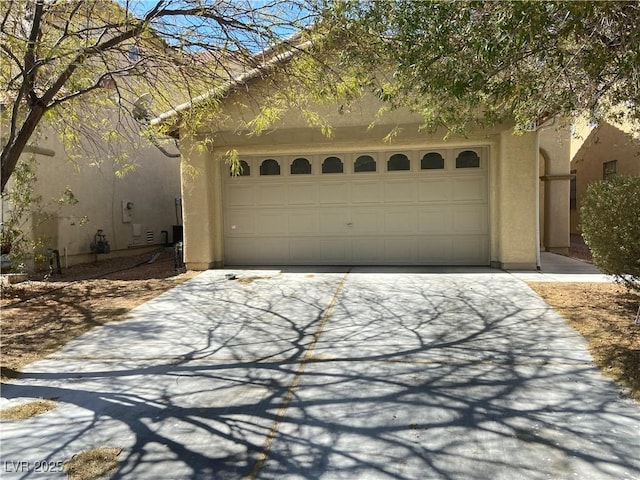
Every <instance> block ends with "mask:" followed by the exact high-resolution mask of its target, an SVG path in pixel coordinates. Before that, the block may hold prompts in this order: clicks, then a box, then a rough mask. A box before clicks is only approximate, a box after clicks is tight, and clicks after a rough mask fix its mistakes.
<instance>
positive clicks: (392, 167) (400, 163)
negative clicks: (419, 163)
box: [387, 153, 411, 172]
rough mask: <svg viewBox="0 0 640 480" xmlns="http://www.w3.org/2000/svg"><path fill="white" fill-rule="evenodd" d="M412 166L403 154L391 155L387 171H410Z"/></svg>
mask: <svg viewBox="0 0 640 480" xmlns="http://www.w3.org/2000/svg"><path fill="white" fill-rule="evenodd" d="M410 169H411V164H410V162H409V158H408V157H407V156H406V155H405V154H403V153H396V154H395V155H391V157H390V158H389V161H388V162H387V171H389V172H394V171H398V170H410Z"/></svg>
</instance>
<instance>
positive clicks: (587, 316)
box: [529, 283, 640, 401]
mask: <svg viewBox="0 0 640 480" xmlns="http://www.w3.org/2000/svg"><path fill="white" fill-rule="evenodd" d="M529 286H530V287H531V288H532V289H533V290H535V291H536V293H538V295H540V296H541V297H542V298H544V299H545V301H546V302H547V303H548V304H549V305H551V306H552V307H553V308H554V309H555V310H556V311H557V312H558V313H559V314H560V315H562V316H563V317H564V318H565V319H566V320H567V323H568V324H569V325H570V326H571V327H572V328H574V329H575V330H577V331H578V332H580V334H582V336H584V337H585V338H586V340H587V342H588V349H589V353H591V356H592V357H593V359H594V361H595V363H596V365H598V367H599V368H600V370H601V371H602V372H603V373H604V374H605V375H607V376H608V377H610V378H612V379H613V380H615V381H616V382H618V383H619V384H620V385H621V386H622V387H623V390H624V391H625V393H626V394H627V395H629V396H632V397H633V398H635V399H636V400H638V401H640V325H638V324H635V323H634V320H635V317H636V314H637V312H638V307H639V306H640V294H638V293H631V292H629V291H628V290H627V289H626V288H625V287H623V286H621V285H617V284H612V283H529Z"/></svg>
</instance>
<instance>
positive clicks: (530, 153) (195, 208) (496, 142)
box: [182, 98, 568, 269]
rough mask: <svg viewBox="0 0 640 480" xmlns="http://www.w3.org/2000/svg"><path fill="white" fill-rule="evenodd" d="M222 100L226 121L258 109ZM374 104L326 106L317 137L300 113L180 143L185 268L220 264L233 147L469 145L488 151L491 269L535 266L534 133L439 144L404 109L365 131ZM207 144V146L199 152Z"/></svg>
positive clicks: (498, 131) (507, 131) (505, 128)
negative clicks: (329, 131) (328, 131)
mask: <svg viewBox="0 0 640 480" xmlns="http://www.w3.org/2000/svg"><path fill="white" fill-rule="evenodd" d="M228 101H229V102H230V107H229V109H228V110H224V115H227V114H233V115H230V117H233V116H234V115H237V116H239V117H242V118H243V119H244V120H247V119H249V118H251V115H252V114H255V112H256V111H255V110H253V111H252V110H251V109H250V108H249V107H247V106H246V105H247V102H243V103H242V105H241V106H238V105H234V104H233V99H232V98H231V99H229V100H228ZM379 107H380V104H379V103H378V102H377V101H376V100H374V99H372V98H367V99H366V100H365V101H363V102H361V103H360V104H358V105H355V106H352V107H351V108H350V110H349V112H347V113H343V114H340V113H337V112H338V108H337V106H334V107H333V108H334V109H335V113H334V112H332V111H331V108H332V107H326V106H325V107H323V109H324V112H325V113H326V114H327V115H326V117H327V118H329V120H331V122H330V123H331V125H332V127H333V135H332V136H331V137H327V136H325V135H323V134H322V133H321V132H320V131H319V129H313V128H308V127H305V126H304V122H303V121H302V120H301V118H300V115H299V114H297V113H291V114H290V115H285V116H284V118H283V119H282V120H281V121H279V122H278V125H277V128H274V129H273V130H271V131H269V132H268V133H265V134H263V135H260V136H252V135H248V132H247V131H246V130H243V129H242V128H241V126H239V125H238V124H234V123H233V122H231V121H230V120H229V118H230V117H226V119H227V120H226V121H224V122H216V121H214V120H213V119H212V121H211V122H210V123H208V124H207V125H206V127H205V128H203V129H202V130H201V132H200V135H199V136H198V137H195V138H193V139H191V140H186V139H183V140H182V153H183V156H184V162H185V163H184V165H183V174H182V182H183V184H182V196H183V204H184V212H185V213H184V215H185V216H184V223H185V245H184V249H185V250H184V254H185V260H186V263H187V267H188V268H191V269H207V268H214V267H218V266H221V265H223V262H224V253H223V252H224V245H223V219H222V212H223V205H222V175H223V174H225V175H226V174H228V171H227V167H226V166H225V165H224V162H223V160H222V159H221V158H222V157H223V156H224V154H225V152H227V151H228V150H229V149H235V150H237V152H238V153H239V155H240V156H241V157H242V156H243V155H252V154H261V155H276V154H287V153H296V154H299V153H301V152H305V153H308V154H312V153H330V152H332V151H335V152H349V151H363V150H367V149H369V150H371V151H375V150H377V149H389V148H393V146H397V148H398V149H411V148H424V147H426V146H429V147H430V148H437V147H438V146H442V147H452V146H466V145H468V146H486V147H488V151H489V156H490V159H489V209H490V239H491V250H490V251H491V263H492V265H494V266H497V267H504V268H526V269H534V268H535V267H536V241H537V237H536V222H537V217H536V196H537V194H538V189H537V186H536V183H537V182H538V172H537V168H538V162H537V157H538V154H539V148H540V144H539V139H538V133H537V132H531V133H526V134H523V135H519V136H514V135H513V134H512V133H511V132H512V128H511V125H502V126H498V127H495V128H493V129H491V130H477V131H472V132H470V133H469V134H468V135H467V136H466V137H465V138H462V137H457V138H449V139H448V140H444V139H443V137H444V134H445V132H444V131H440V132H434V133H427V132H424V131H421V130H420V128H419V126H420V124H419V118H418V117H417V116H415V115H412V114H411V113H409V112H407V111H402V110H399V111H394V112H390V113H389V114H387V115H385V116H383V117H382V118H381V119H380V121H379V122H378V123H377V125H376V126H374V127H372V128H368V126H369V125H370V123H371V121H372V119H373V118H374V117H375V114H376V113H377V112H378V109H379ZM234 112H235V113H234ZM394 127H400V129H399V130H398V131H397V135H395V136H394V137H393V140H392V142H391V143H388V142H385V140H384V138H385V136H386V135H387V134H388V133H389V131H390V130H391V129H393V128H394ZM216 128H219V129H220V130H215V129H216ZM209 142H210V143H209ZM205 143H207V144H208V145H209V146H207V147H205ZM567 162H568V160H567ZM194 171H195V172H196V173H195V175H194V174H193V172H194ZM567 195H568V194H567ZM565 218H566V214H565Z"/></svg>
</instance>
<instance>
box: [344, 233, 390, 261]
mask: <svg viewBox="0 0 640 480" xmlns="http://www.w3.org/2000/svg"><path fill="white" fill-rule="evenodd" d="M351 248H352V252H353V262H354V263H355V264H356V265H358V264H362V265H377V264H382V263H384V241H383V240H382V239H380V238H373V239H372V238H371V237H361V238H354V239H353V240H352V242H351Z"/></svg>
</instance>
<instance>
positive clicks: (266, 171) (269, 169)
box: [260, 158, 280, 175]
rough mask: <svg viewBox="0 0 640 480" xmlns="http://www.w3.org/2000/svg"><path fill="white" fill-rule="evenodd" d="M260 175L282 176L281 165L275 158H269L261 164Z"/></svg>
mask: <svg viewBox="0 0 640 480" xmlns="http://www.w3.org/2000/svg"><path fill="white" fill-rule="evenodd" d="M260 175H280V164H279V163H278V162H277V161H276V160H274V159H273V158H268V159H266V160H264V161H263V162H262V163H261V164H260Z"/></svg>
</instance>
